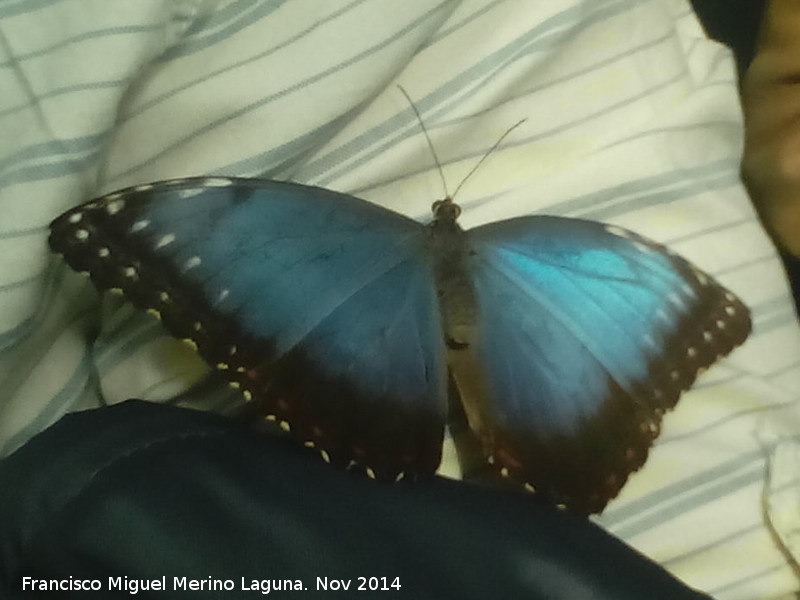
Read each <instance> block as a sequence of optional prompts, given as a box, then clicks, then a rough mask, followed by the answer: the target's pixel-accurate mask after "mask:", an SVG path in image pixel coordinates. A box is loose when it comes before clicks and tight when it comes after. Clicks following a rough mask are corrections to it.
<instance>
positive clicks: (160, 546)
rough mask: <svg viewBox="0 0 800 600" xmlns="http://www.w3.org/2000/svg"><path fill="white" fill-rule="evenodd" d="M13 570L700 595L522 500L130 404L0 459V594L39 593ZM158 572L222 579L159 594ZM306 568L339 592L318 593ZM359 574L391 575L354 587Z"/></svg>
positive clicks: (311, 591)
mask: <svg viewBox="0 0 800 600" xmlns="http://www.w3.org/2000/svg"><path fill="white" fill-rule="evenodd" d="M23 576H28V577H33V578H40V579H41V578H44V579H52V578H61V579H64V578H70V577H72V578H73V581H74V580H75V579H77V578H97V579H99V580H100V582H101V584H102V585H103V590H104V591H103V592H74V593H61V594H56V597H74V598H83V597H92V598H115V597H120V598H131V597H134V596H132V595H131V593H130V592H129V591H125V590H120V591H114V590H111V591H109V589H108V577H109V576H113V577H123V578H124V577H127V578H129V579H128V580H129V581H130V580H132V579H152V578H161V577H165V578H166V580H165V581H166V587H167V590H166V591H163V592H155V593H152V594H149V595H147V594H145V595H144V597H147V598H184V597H185V598H197V599H200V598H255V597H259V593H260V592H259V591H258V590H256V591H254V590H252V589H251V590H243V589H242V578H244V581H245V586H246V587H251V588H252V587H253V584H252V583H251V581H252V580H258V581H262V580H272V579H280V580H284V579H291V580H297V579H299V580H301V581H302V583H303V584H304V585H305V586H306V587H307V588H308V589H307V591H305V592H292V593H288V592H276V591H274V590H273V591H271V593H270V596H269V597H270V598H272V597H275V595H277V597H279V598H282V597H291V598H307V597H326V598H327V597H333V598H336V597H350V596H353V597H356V598H365V597H366V598H369V597H379V598H414V599H416V600H424V599H428V598H430V599H432V600H433V599H435V600H443V599H447V598H457V599H459V600H467V599H470V598H475V599H479V598H480V599H482V600H483V599H486V598H503V599H513V598H528V599H545V598H546V599H564V600H581V599H584V598H585V599H589V598H591V599H593V600H604V599H608V600H612V599H613V600H626V599H636V600H641V599H643V598H647V599H649V600H658V599H661V598H663V599H665V600H666V599H669V600H681V599H691V598H694V599H697V598H707V596H704V595H702V594H699V593H697V592H694V591H692V590H689V589H688V588H686V587H685V586H683V585H682V584H681V583H679V582H678V581H677V580H675V579H674V578H673V577H671V576H670V575H669V574H668V573H667V572H665V571H664V570H663V569H662V568H661V567H659V566H658V565H656V564H654V563H653V562H651V561H649V560H647V559H646V558H644V557H643V556H641V555H639V554H638V553H636V552H634V551H632V550H631V549H629V548H628V547H627V546H625V545H624V544H623V543H621V542H620V541H618V540H616V539H615V538H613V537H611V536H610V535H608V534H606V533H605V532H603V531H602V530H601V529H599V528H598V527H596V526H595V525H593V524H591V523H590V522H588V521H586V520H585V519H583V518H581V517H578V516H576V515H573V514H569V513H566V512H562V511H558V510H556V509H553V508H549V507H546V506H543V505H540V504H538V503H537V502H535V501H534V499H533V497H532V496H530V495H525V494H521V493H512V492H503V491H498V490H494V489H488V488H482V487H477V486H474V485H470V484H465V483H461V482H454V481H449V480H444V479H438V478H437V479H434V480H429V481H425V482H417V483H412V482H406V483H402V482H401V483H399V484H389V483H381V482H375V481H372V480H369V479H367V478H366V477H364V476H360V475H356V474H353V473H350V472H345V471H341V470H338V469H335V468H332V467H330V466H329V465H326V464H324V463H323V462H322V461H320V460H319V458H318V457H316V456H314V455H313V454H312V453H310V452H305V451H303V449H302V448H298V447H296V445H295V444H290V443H288V442H286V441H284V440H281V439H278V438H275V437H270V436H265V435H259V434H255V433H252V432H250V431H248V430H245V429H244V428H243V427H242V426H241V425H239V424H237V423H234V422H232V421H230V420H227V419H223V418H221V417H218V416H216V415H213V414H208V413H202V412H198V411H191V410H186V409H178V408H174V407H165V406H161V405H154V404H150V403H144V402H138V401H129V402H126V403H124V404H121V405H117V406H114V407H111V408H104V409H99V410H93V411H87V412H83V413H77V414H73V415H70V416H67V417H65V418H64V419H62V420H61V421H60V422H59V423H57V424H56V425H54V426H53V427H51V428H50V429H49V430H47V431H45V432H44V433H42V434H41V435H39V436H38V437H36V438H34V439H33V440H31V441H30V442H29V443H28V444H27V445H26V446H25V447H23V448H22V449H21V450H19V451H18V452H16V453H15V454H14V455H12V456H11V457H9V458H7V459H5V460H3V461H2V462H0V592H2V594H1V596H2V598H37V597H43V598H44V597H52V592H47V593H40V594H36V593H31V592H25V593H22V592H20V587H21V584H22V577H23ZM173 577H187V578H195V579H198V580H204V581H208V578H209V577H210V578H219V579H230V580H232V581H233V582H234V584H235V589H234V590H232V591H228V592H218V591H217V592H208V591H187V592H183V591H177V592H175V591H172V587H173V583H174V582H173ZM318 577H321V578H322V577H328V578H337V579H344V580H350V581H352V586H353V587H351V591H348V592H341V591H340V592H336V593H334V592H330V591H328V592H324V591H316V589H315V588H316V586H317V578H318ZM359 577H366V578H369V577H378V578H381V577H386V578H387V579H386V582H387V583H388V584H391V583H393V582H394V581H395V578H399V580H398V582H399V583H400V585H401V587H400V589H399V590H396V589H390V590H389V591H377V592H368V591H367V592H358V591H352V590H353V588H354V587H356V586H358V584H359V583H360V580H359V579H358V578H359ZM378 581H379V582H380V581H381V580H378ZM366 583H367V585H368V584H369V580H366ZM138 597H142V595H141V592H140V594H139V596H138Z"/></svg>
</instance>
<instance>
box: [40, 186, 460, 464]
mask: <svg viewBox="0 0 800 600" xmlns="http://www.w3.org/2000/svg"><path fill="white" fill-rule="evenodd" d="M51 229H52V233H51V237H50V244H51V246H52V247H53V249H54V250H55V251H57V252H59V253H61V254H63V255H64V257H65V259H66V261H67V262H68V263H69V264H70V265H71V266H72V267H73V268H75V269H76V270H79V271H88V273H89V275H90V276H91V278H92V280H93V281H94V282H95V283H96V284H97V285H98V287H100V288H102V289H112V290H113V289H116V290H121V291H122V293H123V294H124V295H125V296H126V297H127V298H129V299H130V300H131V301H132V302H133V303H134V304H136V305H137V306H139V307H140V308H143V309H146V310H149V311H151V312H155V313H156V314H158V315H160V317H161V318H162V320H163V321H164V324H165V326H166V328H167V329H168V330H169V331H170V332H171V333H172V334H173V335H175V336H176V337H179V338H186V339H189V340H191V341H192V342H193V343H195V344H196V345H197V347H198V350H199V352H200V354H201V355H202V356H203V357H204V358H205V359H206V361H207V362H208V363H209V364H210V365H212V366H214V367H216V368H217V369H218V370H219V371H220V372H221V373H222V374H223V375H224V376H226V377H227V378H228V379H229V380H230V381H231V382H232V385H235V386H237V387H240V388H241V390H242V393H243V394H244V396H245V398H247V399H254V400H255V401H257V402H258V403H259V409H260V410H261V411H262V412H263V414H264V415H265V416H266V417H267V418H268V419H270V420H275V421H276V422H278V423H280V424H281V426H282V427H283V428H284V429H286V430H291V431H292V432H293V433H294V434H295V435H296V436H297V437H298V438H299V439H300V440H301V441H302V442H304V443H305V444H306V445H307V446H310V447H314V448H316V449H318V450H319V451H320V452H321V453H322V454H323V457H325V458H326V459H331V460H334V461H339V462H344V463H348V462H349V461H351V460H354V461H355V462H357V463H359V464H361V465H362V466H364V467H366V468H367V469H368V472H369V473H370V474H374V475H375V476H378V477H383V478H396V477H398V476H400V475H401V474H402V475H412V476H413V475H418V474H430V473H432V472H433V471H434V470H435V468H436V466H437V465H438V463H439V458H440V452H441V441H442V435H443V426H444V418H445V412H446V398H445V393H446V392H445V381H446V374H445V366H444V364H443V351H442V348H441V346H442V341H441V326H440V323H439V315H438V308H437V305H436V294H435V287H434V285H433V282H432V271H431V266H430V259H429V258H428V256H427V254H426V251H425V229H424V226H422V225H420V224H419V223H417V222H415V221H413V220H411V219H408V218H406V217H403V216H401V215H399V214H396V213H393V212H390V211H387V210H385V209H382V208H380V207H378V206H376V205H373V204H370V203H368V202H365V201H363V200H359V199H357V198H354V197H352V196H347V195H344V194H339V193H336V192H332V191H330V190H325V189H322V188H314V187H310V186H302V185H297V184H290V183H281V182H273V181H265V180H253V179H229V178H196V179H186V180H176V181H171V182H169V181H168V182H162V183H157V184H151V185H145V186H138V187H135V188H130V189H128V190H123V191H121V192H116V193H114V194H110V195H108V196H105V197H103V198H100V199H98V200H95V201H92V202H89V203H86V204H84V205H81V206H79V207H76V208H75V209H73V210H71V211H69V212H67V213H65V214H64V215H62V216H61V217H59V218H58V219H56V221H54V222H53V224H52V226H51Z"/></svg>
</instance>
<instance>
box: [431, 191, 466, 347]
mask: <svg viewBox="0 0 800 600" xmlns="http://www.w3.org/2000/svg"><path fill="white" fill-rule="evenodd" d="M460 213H461V209H460V208H459V206H458V205H457V204H454V203H453V201H452V200H450V199H449V198H446V199H445V200H439V201H437V202H435V203H434V204H433V221H432V222H431V223H430V225H428V228H429V241H428V243H429V244H430V249H431V256H433V258H434V276H435V278H436V291H437V294H438V298H439V307H440V309H441V315H442V327H443V329H444V334H445V339H446V341H447V345H448V347H449V348H451V349H459V348H465V347H467V346H470V345H472V343H473V342H474V341H475V337H474V328H475V323H476V322H477V319H476V317H477V301H476V296H475V289H474V287H473V285H472V278H471V277H470V274H469V269H468V265H467V261H468V259H469V255H470V250H469V244H468V241H467V236H466V234H465V233H464V230H463V229H461V227H459V225H458V222H457V221H456V219H457V218H458V216H459V214H460Z"/></svg>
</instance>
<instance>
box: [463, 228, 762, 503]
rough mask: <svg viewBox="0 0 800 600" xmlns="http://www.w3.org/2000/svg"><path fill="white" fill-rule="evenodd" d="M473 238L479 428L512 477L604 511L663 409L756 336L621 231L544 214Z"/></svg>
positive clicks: (725, 302) (728, 304) (711, 293)
mask: <svg viewBox="0 0 800 600" xmlns="http://www.w3.org/2000/svg"><path fill="white" fill-rule="evenodd" d="M468 235H469V239H470V247H471V250H472V257H471V263H470V268H471V271H472V275H473V282H474V286H475V290H476V295H477V302H478V306H479V315H480V317H479V323H478V330H479V332H480V337H479V340H480V341H479V344H478V346H479V347H478V348H477V349H476V350H477V357H478V360H479V362H480V364H481V365H482V366H483V373H484V377H485V384H484V387H485V388H486V390H487V391H486V393H487V394H488V395H489V396H490V397H489V398H488V399H486V400H485V401H482V402H480V403H479V406H476V407H472V408H471V407H470V406H466V407H465V408H466V410H467V413H469V411H470V410H477V411H478V412H479V413H480V418H479V419H477V420H478V421H479V422H481V423H483V425H482V431H479V432H476V433H477V434H478V436H479V437H480V438H481V439H482V442H483V445H484V447H485V451H486V453H487V454H488V455H490V456H491V458H492V460H493V461H494V463H495V464H496V466H497V467H498V468H499V469H500V470H501V471H502V473H503V474H504V475H507V476H508V477H509V478H511V479H514V480H516V481H519V482H524V483H530V484H531V485H532V486H533V487H535V488H536V489H538V490H540V491H543V492H545V494H546V495H547V496H549V497H551V498H553V499H555V500H556V501H558V502H563V503H565V504H568V505H570V506H573V507H575V508H578V509H579V510H582V511H584V512H599V511H600V510H602V508H603V507H604V506H605V504H606V502H608V500H609V499H610V498H613V497H614V496H616V494H617V493H618V491H619V489H620V488H621V487H622V485H623V484H624V483H625V481H626V479H627V477H628V475H629V474H630V473H631V472H632V471H635V470H636V469H638V468H639V467H640V466H641V465H642V464H643V463H644V461H645V458H646V457H647V453H648V450H649V447H650V445H651V443H652V441H653V439H654V438H655V436H656V435H657V433H658V428H659V424H660V419H661V415H662V414H663V412H664V411H665V410H667V409H670V408H672V407H673V406H674V404H675V402H676V401H677V399H678V396H679V395H680V394H681V392H682V391H684V390H686V389H688V388H689V386H691V384H692V383H693V381H694V380H695V378H696V376H697V374H698V372H700V371H701V370H703V369H704V368H706V367H708V366H709V365H710V364H712V363H713V362H714V361H716V360H717V359H718V358H719V357H720V356H722V355H724V354H727V353H728V352H729V351H730V350H731V349H732V348H733V347H734V346H736V345H738V344H740V343H741V342H742V341H743V340H744V339H745V338H746V336H747V334H748V333H749V330H750V319H749V314H748V311H747V309H746V307H745V306H744V305H743V304H742V303H741V302H740V301H739V300H738V299H737V298H736V297H734V296H733V295H732V294H731V293H730V292H728V291H727V290H725V289H724V288H723V287H722V286H720V285H719V284H717V283H716V282H715V281H714V280H713V279H712V278H711V277H709V276H708V275H706V274H704V273H702V272H700V271H699V270H697V269H695V268H694V267H693V266H691V265H690V264H689V263H688V262H687V261H685V260H684V259H682V258H680V257H678V256H676V255H674V254H673V253H671V252H670V251H668V250H667V249H666V248H665V247H663V246H661V245H659V244H656V243H654V242H652V241H649V240H647V239H645V238H642V237H640V236H638V235H636V234H634V233H631V232H629V231H626V230H623V229H619V228H615V227H610V226H606V225H603V224H600V223H596V222H592V221H583V220H579V219H566V218H558V217H541V216H536V217H523V218H517V219H512V220H509V221H502V222H498V223H492V224H489V225H485V226H482V227H478V228H476V229H473V230H470V231H469V232H468ZM462 395H463V394H462ZM464 401H465V402H467V403H468V402H470V400H469V394H467V398H466V399H465V400H464Z"/></svg>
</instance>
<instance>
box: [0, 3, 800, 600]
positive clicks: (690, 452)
mask: <svg viewBox="0 0 800 600" xmlns="http://www.w3.org/2000/svg"><path fill="white" fill-rule="evenodd" d="M396 84H402V85H403V86H404V87H405V88H406V89H407V90H408V91H409V93H410V94H411V96H412V97H413V98H414V99H415V101H416V104H417V106H418V107H419V110H420V111H421V113H422V116H423V118H424V120H425V123H426V124H427V127H428V129H429V130H430V133H431V136H432V138H433V142H434V144H435V146H436V149H437V151H438V153H439V154H440V156H441V158H442V162H443V163H444V171H445V175H446V177H447V180H448V181H449V182H450V186H451V188H452V187H454V186H455V184H457V182H459V181H460V179H461V178H462V177H463V176H464V174H465V173H466V172H467V171H468V170H469V169H470V168H471V167H472V166H473V165H474V164H475V162H476V161H477V160H478V159H479V157H480V156H481V155H483V153H484V152H485V151H486V149H487V147H489V146H491V144H492V143H493V142H494V141H495V140H497V139H498V137H499V136H500V134H501V133H502V132H504V131H505V130H506V129H507V128H508V127H509V126H510V125H512V124H513V123H515V122H517V121H518V120H520V119H521V118H525V119H527V120H526V121H525V123H524V124H523V125H522V126H521V127H519V128H518V129H516V130H515V131H514V132H513V134H512V135H511V136H510V137H509V138H508V139H507V140H506V141H505V142H504V143H503V147H502V149H501V150H498V151H497V152H496V153H495V154H494V155H493V156H492V157H491V158H490V160H489V161H487V163H486V164H485V166H483V167H482V168H481V170H480V171H479V172H478V173H477V174H476V175H475V176H474V177H473V178H472V179H471V180H470V182H469V183H468V185H467V186H466V187H465V188H464V190H463V192H462V193H461V194H460V196H459V203H460V204H461V205H462V206H463V207H464V209H465V213H464V215H463V217H462V224H463V225H465V226H474V225H476V224H479V223H483V222H486V221H492V220H498V219H501V218H506V217H513V216H518V215H523V214H529V213H534V212H546V213H550V214H559V215H568V216H576V217H586V218H591V219H596V220H602V221H607V222H610V223H614V224H617V225H621V226H625V227H628V228H630V229H633V230H635V231H637V232H639V233H642V234H644V235H647V236H649V237H652V238H655V239H657V240H659V241H662V242H664V243H666V244H667V245H669V246H670V247H671V248H673V249H674V250H676V251H678V252H680V253H682V254H683V255H685V256H686V257H688V258H689V259H691V260H693V261H694V262H696V263H697V264H698V265H700V266H701V267H702V268H703V269H705V270H707V271H709V272H711V273H713V274H714V275H715V276H717V277H718V278H719V279H720V280H721V281H722V282H723V283H724V284H725V285H727V286H728V287H730V288H731V289H733V290H735V291H736V293H737V294H739V295H740V296H741V297H742V298H743V299H744V300H745V301H746V302H747V303H748V304H749V306H750V307H751V308H752V311H753V316H754V333H753V334H752V336H751V338H750V339H749V340H748V342H747V343H746V344H745V345H744V346H743V347H741V348H740V349H738V350H737V351H735V352H734V353H733V354H732V355H731V356H729V357H728V358H727V359H725V360H724V361H722V363H720V364H719V365H717V366H716V367H714V368H713V369H711V370H710V371H709V372H708V373H706V374H705V376H704V377H703V378H702V379H701V380H700V381H699V382H698V384H697V385H696V387H695V389H694V390H693V391H691V392H690V393H687V394H686V395H685V396H684V397H683V399H682V401H681V402H680V404H679V406H678V408H677V410H676V411H675V412H674V413H672V414H671V415H668V416H667V417H666V421H665V424H664V431H663V434H662V437H661V438H660V440H659V441H658V443H657V446H656V448H655V449H654V451H653V453H652V455H651V458H650V460H649V462H648V463H647V465H646V466H645V467H644V469H643V470H642V471H641V472H640V473H638V474H636V475H634V476H633V477H632V478H631V481H630V483H629V484H628V486H627V487H626V489H625V490H624V491H623V494H622V495H621V496H620V498H618V499H617V500H616V501H614V502H613V503H612V504H611V505H610V506H609V508H608V510H607V511H606V513H605V514H604V515H603V516H602V517H601V518H600V519H599V521H600V523H602V524H603V525H604V526H605V527H607V528H608V529H609V530H610V531H611V532H613V533H614V534H616V535H618V536H620V537H621V538H623V539H625V540H626V541H627V542H628V543H630V544H632V545H633V546H634V547H636V548H638V549H639V550H641V551H642V552H643V553H645V554H647V555H648V556H650V557H652V558H654V559H655V560H657V561H659V562H661V563H662V564H664V565H665V566H666V567H667V568H668V569H669V570H670V571H671V572H673V573H675V574H676V575H677V576H678V577H680V578H682V579H683V580H684V581H686V582H687V583H688V584H690V585H692V586H694V587H697V588H700V589H702V590H704V591H706V592H708V593H710V594H711V595H713V596H714V597H716V598H720V599H725V600H754V599H767V598H769V599H773V598H789V597H792V598H794V597H795V596H794V595H793V594H792V592H796V591H797V590H798V589H800V584H799V583H798V580H797V579H796V578H795V576H794V575H793V572H792V568H791V566H790V564H789V562H790V561H788V560H787V552H794V553H795V556H797V555H798V554H800V508H798V507H800V438H799V436H800V403H798V400H799V399H800V330H799V329H798V322H797V317H796V315H795V313H794V312H793V308H792V304H791V301H790V298H789V294H788V288H787V285H786V282H785V280H784V277H783V274H782V270H781V267H780V264H779V261H778V259H777V257H776V254H775V251H774V249H773V247H772V245H771V244H770V242H769V241H768V239H767V237H766V236H765V234H764V232H763V231H762V229H761V227H760V226H759V224H758V222H757V220H756V218H755V216H754V212H753V210H752V208H751V206H750V204H749V202H748V199H747V198H746V196H745V193H744V190H743V188H742V186H741V185H740V182H739V178H738V168H739V158H740V153H741V149H742V147H741V144H742V119H741V114H740V107H739V105H738V99H737V93H736V82H735V72H734V67H733V62H732V59H731V56H730V53H729V52H728V51H727V50H726V49H725V48H724V47H722V46H720V45H719V44H717V43H715V42H712V41H710V40H709V39H707V38H706V36H705V35H704V33H703V32H702V30H701V28H700V26H699V24H698V22H697V20H696V18H695V16H694V14H693V13H692V11H691V8H690V6H689V4H688V2H686V1H685V0H585V1H583V2H581V1H578V0H539V1H537V2H530V1H528V0H404V1H403V2H388V1H386V0H138V1H137V2H130V1H128V0H4V1H0V91H1V93H0V214H2V219H0V449H2V453H3V454H8V453H9V452H12V451H13V450H14V449H15V448H17V447H19V446H20V445H22V444H23V443H24V442H25V441H26V440H27V439H29V438H30V437H31V436H33V435H35V434H36V433H37V432H39V431H41V430H42V429H44V428H45V427H47V426H48V425H50V424H51V423H53V422H54V421H56V420H57V419H58V418H59V417H60V416H62V415H63V414H64V413H67V412H70V411H75V410H79V409H82V408H86V407H95V406H100V405H103V404H108V403H113V402H119V401H122V400H125V399H126V398H130V397H139V398H145V399H150V400H153V401H162V400H165V399H168V398H170V397H173V396H175V395H176V394H178V393H180V392H182V391H184V390H185V389H186V388H187V386H188V385H190V384H191V383H192V382H195V381H197V380H198V379H199V378H200V377H202V375H203V373H204V372H205V370H204V369H205V367H204V366H203V365H202V363H201V362H200V361H199V360H198V359H197V358H196V357H194V356H193V355H192V354H191V353H190V352H189V351H188V349H186V348H184V347H183V346H182V345H180V344H179V343H177V342H175V341H173V340H172V339H171V338H169V337H168V336H166V335H165V334H164V332H163V331H162V329H161V328H160V326H159V324H158V323H157V322H156V321H155V320H152V319H149V318H148V317H146V316H144V315H141V314H139V313H138V312H137V311H134V310H133V309H131V308H130V307H129V306H127V305H125V304H123V303H121V302H120V301H118V300H117V299H111V298H107V297H101V296H99V295H98V294H97V293H96V292H95V291H94V290H93V289H92V288H91V286H90V285H89V284H88V282H86V281H85V280H83V279H81V278H80V277H78V276H77V275H75V274H74V273H72V272H70V271H69V270H68V269H66V268H65V267H64V265H63V264H62V263H61V262H60V261H59V260H58V259H56V258H55V257H53V256H51V255H50V254H49V252H48V250H47V247H46V242H45V240H46V236H47V225H48V223H49V222H50V220H51V219H53V218H54V217H55V216H57V215H58V214H60V213H61V212H62V211H64V210H66V209H67V208H69V207H71V206H73V205H75V204H77V203H79V202H81V201H84V200H87V199H89V198H91V197H93V196H96V195H99V194H102V193H105V192H109V191H111V190H113V189H115V188H120V187H124V186H128V185H132V184H138V183H146V182H151V181H156V180H160V179H167V178H171V177H183V176H188V175H202V174H226V175H236V176H261V177H269V178H275V179H291V180H294V181H299V182H303V183H311V184H316V185H322V186H326V187H330V188H333V189H336V190H340V191H344V192H348V193H352V194H356V195H359V196H361V197H364V198H366V199H368V200H371V201H373V202H376V203H379V204H381V205H384V206H387V207H390V208H392V209H394V210H397V211H400V212H402V213H406V214H409V215H412V216H415V217H424V216H426V215H427V214H428V211H429V207H430V204H431V201H432V200H434V199H436V198H438V197H441V196H442V194H443V192H442V189H441V185H440V182H439V178H438V175H437V173H436V171H435V169H434V168H433V161H432V159H431V157H430V154H429V152H428V149H427V147H426V143H425V141H424V139H423V138H422V136H421V134H420V130H419V126H418V124H417V123H416V121H415V118H414V116H413V113H412V112H411V110H410V109H409V106H408V104H407V103H406V101H405V99H404V98H403V96H402V95H401V94H400V93H399V92H398V90H397V88H396ZM218 400H219V399H217V400H215V401H218ZM220 402H222V401H220ZM443 468H444V470H445V471H447V468H448V466H447V465H444V467H443Z"/></svg>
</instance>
